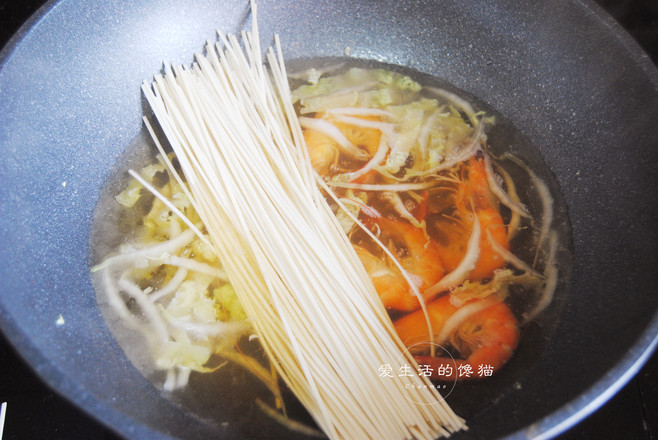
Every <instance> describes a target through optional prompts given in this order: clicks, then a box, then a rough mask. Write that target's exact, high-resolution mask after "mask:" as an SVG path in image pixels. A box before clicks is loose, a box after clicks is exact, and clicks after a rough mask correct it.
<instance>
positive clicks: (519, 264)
mask: <svg viewBox="0 0 658 440" xmlns="http://www.w3.org/2000/svg"><path fill="white" fill-rule="evenodd" d="M487 241H488V242H489V244H490V245H491V248H492V249H493V250H494V251H495V252H496V253H497V254H498V255H500V256H501V257H503V260H505V261H507V262H508V263H510V264H511V265H512V266H514V267H516V268H517V269H520V270H522V271H524V272H527V273H529V274H531V275H533V276H536V277H538V278H544V276H543V275H542V274H540V273H539V272H537V271H536V270H535V269H534V268H533V267H531V266H530V265H529V264H527V263H526V262H525V261H523V260H522V259H520V258H519V257H517V256H516V255H514V254H513V253H511V252H510V251H508V250H507V249H505V248H504V247H502V246H501V245H500V244H499V243H498V242H497V241H496V240H494V239H493V236H492V235H491V231H489V230H487Z"/></svg>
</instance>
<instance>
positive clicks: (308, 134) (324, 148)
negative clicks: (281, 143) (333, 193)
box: [304, 130, 339, 176]
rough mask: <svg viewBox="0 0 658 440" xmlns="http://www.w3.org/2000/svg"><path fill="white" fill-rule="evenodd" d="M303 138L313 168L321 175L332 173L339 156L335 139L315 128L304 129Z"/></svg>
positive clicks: (336, 165)
mask: <svg viewBox="0 0 658 440" xmlns="http://www.w3.org/2000/svg"><path fill="white" fill-rule="evenodd" d="M304 140H305V141H306V148H307V149H308V154H309V157H310V159H311V165H312V166H313V169H314V170H315V171H317V173H318V174H319V175H321V176H326V175H329V174H332V173H334V172H335V171H336V169H337V167H338V157H339V151H338V147H337V146H336V141H334V140H333V139H331V138H330V137H329V136H327V135H326V134H324V133H321V132H319V131H317V130H304Z"/></svg>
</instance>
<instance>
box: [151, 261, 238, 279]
mask: <svg viewBox="0 0 658 440" xmlns="http://www.w3.org/2000/svg"><path fill="white" fill-rule="evenodd" d="M162 264H167V265H170V266H177V267H181V268H184V269H187V270H191V271H193V272H199V273H202V274H206V275H210V276H212V277H215V278H218V279H220V280H222V281H228V278H227V276H226V271H225V270H224V269H220V268H218V267H215V266H211V265H209V264H205V263H201V262H199V261H196V260H193V259H191V258H183V257H179V256H177V255H170V256H169V257H167V258H165V259H164V260H163V261H162Z"/></svg>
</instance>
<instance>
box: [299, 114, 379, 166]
mask: <svg viewBox="0 0 658 440" xmlns="http://www.w3.org/2000/svg"><path fill="white" fill-rule="evenodd" d="M299 123H300V125H301V126H302V127H304V128H307V129H310V130H315V131H319V132H320V133H322V134H324V135H326V136H329V137H330V138H331V139H333V140H334V141H336V143H337V144H338V146H340V147H341V148H342V150H343V151H344V152H345V153H347V154H348V155H350V156H351V157H354V158H355V159H359V160H364V159H366V158H367V152H366V151H364V150H362V149H360V148H359V147H357V146H356V145H354V144H353V143H352V142H350V140H349V139H347V138H346V137H345V135H344V134H343V132H342V131H340V130H339V129H338V127H336V126H335V125H334V124H332V123H331V122H329V121H327V120H324V119H317V118H307V117H304V116H302V117H300V118H299Z"/></svg>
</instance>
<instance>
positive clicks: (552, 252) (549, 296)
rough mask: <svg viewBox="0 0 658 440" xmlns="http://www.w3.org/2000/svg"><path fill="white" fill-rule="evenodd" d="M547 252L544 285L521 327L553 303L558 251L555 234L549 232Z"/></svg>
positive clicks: (554, 232) (556, 278)
mask: <svg viewBox="0 0 658 440" xmlns="http://www.w3.org/2000/svg"><path fill="white" fill-rule="evenodd" d="M548 245H549V252H548V256H547V262H546V269H544V277H546V284H545V285H544V289H543V290H542V294H541V297H540V298H539V301H538V302H537V305H536V306H535V307H534V308H533V309H532V310H531V311H530V312H529V313H528V314H527V315H526V316H525V319H524V320H523V325H525V324H527V323H529V322H530V321H532V320H533V319H535V317H537V315H539V314H540V313H541V312H543V311H544V309H546V307H548V305H549V304H550V303H551V301H553V295H554V294H555V289H556V288H557V282H558V270H557V266H556V263H555V259H556V256H557V249H558V240H557V232H556V231H551V232H550V234H549V238H548Z"/></svg>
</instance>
